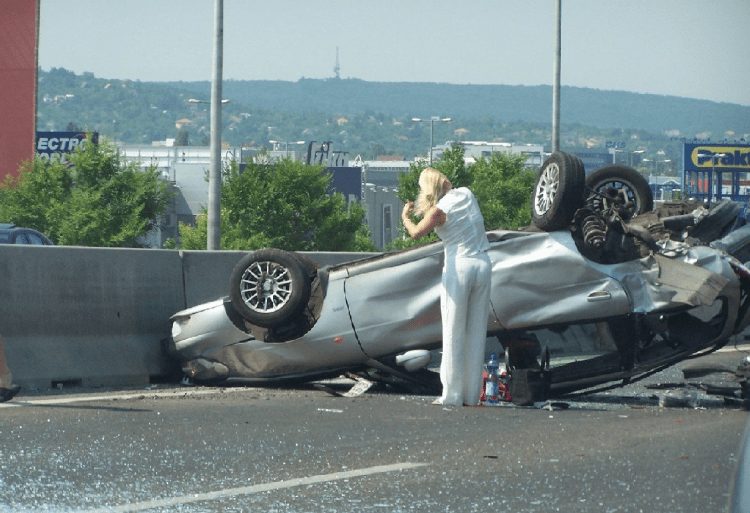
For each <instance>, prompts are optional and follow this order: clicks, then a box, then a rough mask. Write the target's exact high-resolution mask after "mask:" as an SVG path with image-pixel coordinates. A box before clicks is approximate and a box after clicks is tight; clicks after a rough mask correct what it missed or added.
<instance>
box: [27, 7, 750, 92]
mask: <svg viewBox="0 0 750 513" xmlns="http://www.w3.org/2000/svg"><path fill="white" fill-rule="evenodd" d="M40 6H41V7H40V35H39V65H40V66H41V67H42V68H43V69H50V68H52V67H62V68H66V69H69V70H72V71H75V72H76V73H82V72H86V71H88V72H92V73H94V74H95V75H96V76H98V77H102V78H120V79H133V80H143V81H165V80H210V79H211V55H212V42H213V36H212V34H213V10H214V1H213V0H64V1H61V0H41V3H40ZM554 7H555V0H472V1H466V2H458V1H456V0H274V1H265V2H260V1H257V0H224V78H225V79H242V80H289V81H296V80H298V79H300V78H302V77H307V78H328V77H332V76H333V74H334V71H333V68H334V64H335V60H336V49H337V48H338V52H339V63H340V75H341V77H342V78H358V79H363V80H368V81H383V82H447V83H454V84H469V83H471V84H509V85H518V84H521V85H539V84H548V85H549V84H551V83H552V77H553V51H554ZM748 22H750V1H748V0H717V1H716V2H706V1H705V0H700V1H699V0H562V27H563V29H562V78H561V82H562V85H563V86H577V87H591V88H595V89H606V90H620V91H631V92H638V93H653V94H665V95H674V96H683V97H690V98H699V99H707V100H713V101H717V102H731V103H739V104H742V105H750V66H748V62H747V52H748V50H749V49H750V31H748V29H747V25H748Z"/></svg>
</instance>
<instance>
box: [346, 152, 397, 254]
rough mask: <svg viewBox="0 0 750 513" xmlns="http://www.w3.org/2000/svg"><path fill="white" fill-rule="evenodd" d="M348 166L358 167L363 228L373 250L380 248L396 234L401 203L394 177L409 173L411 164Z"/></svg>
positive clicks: (389, 162)
mask: <svg viewBox="0 0 750 513" xmlns="http://www.w3.org/2000/svg"><path fill="white" fill-rule="evenodd" d="M349 165H350V166H360V167H361V168H362V198H363V200H364V206H365V209H366V220H367V226H368V227H369V228H370V232H371V234H372V241H373V243H374V244H375V247H377V248H378V249H384V248H385V246H387V245H388V243H390V242H391V241H392V240H393V239H394V238H396V237H398V235H399V226H400V222H401V209H402V208H403V206H404V204H403V203H402V202H401V200H400V199H399V198H398V177H399V176H400V175H402V174H403V173H406V172H408V171H409V166H410V165H411V162H408V161H405V160H400V161H399V160H366V161H363V160H361V159H356V160H354V161H352V162H350V164H349Z"/></svg>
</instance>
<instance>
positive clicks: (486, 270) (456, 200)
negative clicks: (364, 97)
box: [401, 167, 492, 406]
mask: <svg viewBox="0 0 750 513" xmlns="http://www.w3.org/2000/svg"><path fill="white" fill-rule="evenodd" d="M412 213H414V214H416V215H417V216H418V217H421V219H420V221H419V222H418V223H414V222H413V221H412V220H411V215H412ZM401 220H402V222H403V224H404V228H405V229H406V231H407V232H408V233H409V235H410V236H411V237H412V238H414V239H416V238H419V237H423V236H425V235H427V234H428V233H430V232H431V231H433V230H434V231H435V233H436V234H437V236H438V237H440V239H441V240H442V241H443V247H444V255H445V259H444V263H443V278H442V290H441V294H440V311H441V315H442V322H443V357H442V362H441V364H440V381H441V382H442V385H443V393H442V395H441V396H440V398H439V399H437V400H436V401H435V404H445V405H454V406H460V405H464V406H476V405H477V404H479V396H480V394H481V387H482V363H483V361H484V351H485V347H484V346H485V341H486V339H487V317H488V315H489V310H490V280H491V279H492V269H491V264H490V259H489V257H488V256H487V253H486V251H487V249H488V248H489V242H488V241H487V234H486V232H485V228H484V219H483V218H482V213H481V212H480V211H479V205H478V204H477V200H476V198H475V197H474V194H473V193H472V192H471V191H470V190H469V189H468V188H466V187H459V188H456V189H454V188H453V185H452V184H451V182H450V181H449V180H448V178H447V177H446V176H445V175H444V174H443V173H441V172H440V171H438V170H437V169H434V168H431V167H428V168H426V169H424V170H423V171H422V173H421V174H420V175H419V195H418V196H417V201H416V206H415V205H414V202H411V201H409V202H407V203H406V205H404V209H403V211H402V212H401Z"/></svg>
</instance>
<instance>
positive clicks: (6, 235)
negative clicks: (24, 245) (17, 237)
mask: <svg viewBox="0 0 750 513" xmlns="http://www.w3.org/2000/svg"><path fill="white" fill-rule="evenodd" d="M9 242H10V232H8V231H4V232H0V244H8V243H9Z"/></svg>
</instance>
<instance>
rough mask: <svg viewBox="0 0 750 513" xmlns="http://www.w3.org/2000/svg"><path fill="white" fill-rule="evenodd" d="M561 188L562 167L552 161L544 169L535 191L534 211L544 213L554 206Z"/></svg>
mask: <svg viewBox="0 0 750 513" xmlns="http://www.w3.org/2000/svg"><path fill="white" fill-rule="evenodd" d="M559 188H560V168H559V167H558V165H557V164H555V163H550V164H549V165H548V166H547V167H545V168H544V169H543V170H542V174H541V176H540V177H539V182H538V183H537V186H536V191H535V192H534V211H535V212H536V213H537V215H544V214H545V213H547V211H549V209H550V208H552V204H553V203H554V201H555V196H556V195H557V190H558V189H559Z"/></svg>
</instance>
